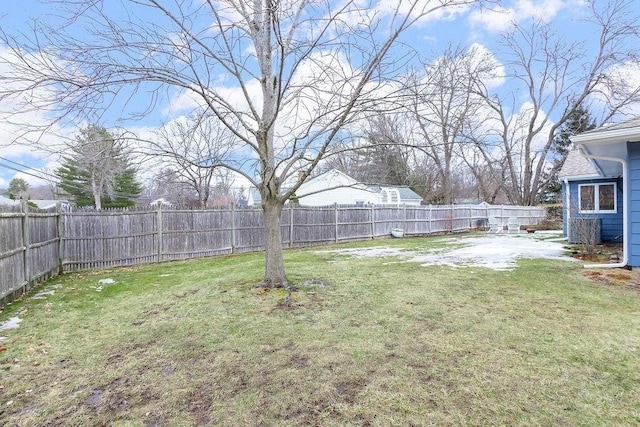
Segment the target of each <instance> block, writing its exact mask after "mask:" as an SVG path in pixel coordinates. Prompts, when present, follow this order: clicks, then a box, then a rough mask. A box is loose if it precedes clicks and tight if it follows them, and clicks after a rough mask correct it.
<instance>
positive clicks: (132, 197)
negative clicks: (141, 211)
mask: <svg viewBox="0 0 640 427" xmlns="http://www.w3.org/2000/svg"><path fill="white" fill-rule="evenodd" d="M0 160H2V161H5V162H10V163H13V164H14V165H17V166H19V167H21V168H23V169H27V170H23V169H17V168H15V167H13V166H10V165H7V164H3V163H0V167H4V168H7V169H10V170H14V171H16V172H20V173H23V174H25V175H28V176H32V177H35V178H38V179H42V180H45V181H49V182H52V181H53V182H54V183H58V181H60V178H59V177H58V176H56V175H54V174H51V173H48V172H45V171H42V170H38V169H35V168H33V167H31V166H27V165H25V164H22V163H18V162H16V161H13V160H10V159H7V158H6V157H2V156H0ZM30 170H32V171H37V172H38V173H39V174H40V175H37V174H35V173H32V172H29V171H30ZM46 177H51V178H53V179H51V178H46ZM68 186H69V187H71V188H73V189H75V190H78V191H83V190H86V188H85V187H83V186H81V185H79V184H76V183H69V185H68ZM113 195H114V196H115V198H119V199H128V200H136V199H137V198H138V197H139V196H138V195H135V194H131V193H122V192H118V191H114V192H113Z"/></svg>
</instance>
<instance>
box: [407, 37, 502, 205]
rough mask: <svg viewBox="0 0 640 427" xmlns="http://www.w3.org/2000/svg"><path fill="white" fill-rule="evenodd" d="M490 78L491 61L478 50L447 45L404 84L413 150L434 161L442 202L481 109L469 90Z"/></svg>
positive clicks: (451, 197)
mask: <svg viewBox="0 0 640 427" xmlns="http://www.w3.org/2000/svg"><path fill="white" fill-rule="evenodd" d="M494 74H495V64H494V62H492V61H489V60H485V58H484V57H483V53H482V52H479V51H478V48H477V47H476V46H472V47H471V48H469V49H462V48H454V47H451V46H450V47H449V48H448V49H447V50H446V51H445V52H444V53H443V54H442V55H440V56H439V57H438V58H437V59H436V60H435V61H433V62H432V63H424V65H423V70H420V71H418V72H416V73H414V74H413V75H411V76H409V78H408V81H407V83H406V90H407V91H408V92H409V93H410V94H411V95H410V99H411V101H410V102H409V104H408V112H409V114H410V120H411V121H412V122H413V123H415V130H414V132H415V138H414V142H413V147H414V148H416V149H418V150H420V151H421V152H423V153H424V154H425V155H427V156H428V157H429V158H431V159H432V161H433V164H434V167H435V171H436V172H437V174H438V177H439V181H440V197H438V199H439V200H441V202H442V203H443V204H446V205H449V204H451V203H453V200H454V191H453V190H454V172H455V171H454V168H455V166H456V165H458V166H459V164H460V161H459V158H460V156H461V155H462V151H463V150H464V149H465V148H464V146H465V145H467V144H466V143H468V142H469V137H468V135H471V134H472V133H473V130H474V128H475V127H476V120H477V118H478V112H479V110H480V109H481V98H480V97H478V96H477V94H476V93H475V91H473V90H472V88H473V86H474V85H475V84H476V82H478V81H483V79H489V78H492V77H494Z"/></svg>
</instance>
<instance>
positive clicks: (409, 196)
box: [367, 184, 422, 200]
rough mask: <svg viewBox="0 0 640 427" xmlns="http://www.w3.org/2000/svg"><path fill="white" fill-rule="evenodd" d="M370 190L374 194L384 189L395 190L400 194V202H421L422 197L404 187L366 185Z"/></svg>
mask: <svg viewBox="0 0 640 427" xmlns="http://www.w3.org/2000/svg"><path fill="white" fill-rule="evenodd" d="M367 187H369V188H370V189H371V191H373V192H375V193H379V192H381V191H382V189H384V188H388V189H391V188H393V189H395V190H398V193H399V194H400V198H401V199H402V200H422V197H420V195H419V194H418V193H416V192H415V191H413V190H412V189H410V188H409V187H407V186H406V185H383V184H369V185H367Z"/></svg>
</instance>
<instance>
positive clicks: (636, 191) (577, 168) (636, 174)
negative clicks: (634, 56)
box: [560, 117, 640, 267]
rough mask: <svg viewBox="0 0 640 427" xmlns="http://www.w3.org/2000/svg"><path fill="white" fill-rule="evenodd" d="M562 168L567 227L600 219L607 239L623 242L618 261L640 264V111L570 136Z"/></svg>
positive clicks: (570, 233)
mask: <svg viewBox="0 0 640 427" xmlns="http://www.w3.org/2000/svg"><path fill="white" fill-rule="evenodd" d="M571 141H572V142H573V144H574V145H575V147H576V149H575V150H574V151H572V152H571V153H569V157H567V160H566V162H565V164H564V166H563V168H562V170H561V172H560V179H561V180H562V194H563V204H564V211H565V212H564V231H565V234H566V235H567V236H569V237H570V238H571V236H573V235H575V229H576V228H577V225H578V224H579V223H580V222H581V221H585V220H586V221H595V222H594V223H595V224H596V225H597V227H599V228H600V237H601V239H602V241H614V242H620V241H622V242H623V243H624V250H623V252H624V255H623V260H622V261H621V262H620V263H617V264H612V265H614V266H624V265H630V266H634V267H636V266H640V117H636V118H634V119H632V120H628V121H625V122H623V123H618V124H613V125H605V126H602V127H600V128H597V129H593V130H590V131H587V132H584V133H581V134H579V135H575V136H573V137H571Z"/></svg>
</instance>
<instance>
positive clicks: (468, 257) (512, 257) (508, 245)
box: [324, 232, 575, 270]
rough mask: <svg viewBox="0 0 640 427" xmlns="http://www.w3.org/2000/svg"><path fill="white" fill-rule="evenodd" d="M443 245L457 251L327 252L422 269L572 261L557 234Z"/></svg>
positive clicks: (508, 267) (458, 240) (509, 266)
mask: <svg viewBox="0 0 640 427" xmlns="http://www.w3.org/2000/svg"><path fill="white" fill-rule="evenodd" d="M446 242H447V243H448V244H451V245H455V246H456V247H455V248H452V249H450V250H448V249H446V248H445V249H442V248H440V249H433V250H427V251H425V252H418V251H409V250H403V249H400V248H389V247H381V246H377V247H371V248H355V249H343V250H336V251H328V252H333V253H338V254H342V255H348V256H352V257H355V258H365V257H397V258H400V259H401V260H402V261H403V262H417V263H420V264H421V265H423V266H431V265H444V266H449V267H454V268H456V267H484V268H490V269H493V270H512V269H513V268H515V267H516V265H517V260H518V259H523V258H527V259H533V258H547V259H556V260H563V261H575V259H574V258H571V257H569V256H566V255H565V249H564V240H563V239H562V235H561V233H560V232H549V233H541V232H538V233H535V234H522V233H521V234H517V235H515V234H514V235H506V234H498V235H486V236H481V237H477V236H460V237H454V238H450V239H447V240H446ZM461 245H462V246H461ZM324 252H327V251H324Z"/></svg>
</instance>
